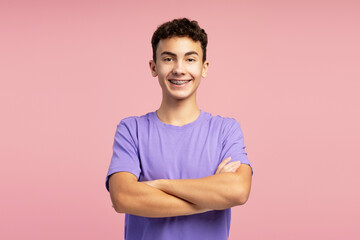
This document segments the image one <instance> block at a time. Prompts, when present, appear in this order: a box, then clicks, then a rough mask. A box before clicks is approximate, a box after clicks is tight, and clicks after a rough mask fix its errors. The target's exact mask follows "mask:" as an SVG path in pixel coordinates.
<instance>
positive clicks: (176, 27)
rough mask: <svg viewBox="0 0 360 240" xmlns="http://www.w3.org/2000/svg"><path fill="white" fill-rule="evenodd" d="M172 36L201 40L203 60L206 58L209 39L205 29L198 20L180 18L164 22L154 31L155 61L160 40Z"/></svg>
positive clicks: (152, 42) (152, 40) (152, 41)
mask: <svg viewBox="0 0 360 240" xmlns="http://www.w3.org/2000/svg"><path fill="white" fill-rule="evenodd" d="M171 37H189V38H191V39H192V40H194V41H195V42H197V41H200V43H201V49H202V51H203V59H202V61H203V62H204V61H205V60H206V46H207V43H208V39H207V34H206V32H205V30H204V29H202V28H201V27H200V26H199V24H198V23H197V21H190V20H189V19H187V18H179V19H174V20H172V21H169V22H165V23H163V24H162V25H160V26H159V27H158V28H157V29H156V31H155V32H154V34H153V36H152V39H151V44H152V49H153V60H154V62H156V49H157V46H158V44H159V41H160V40H161V39H167V38H171Z"/></svg>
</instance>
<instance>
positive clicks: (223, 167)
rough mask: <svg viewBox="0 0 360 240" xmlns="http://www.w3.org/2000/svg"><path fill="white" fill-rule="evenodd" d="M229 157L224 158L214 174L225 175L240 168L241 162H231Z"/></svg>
mask: <svg viewBox="0 0 360 240" xmlns="http://www.w3.org/2000/svg"><path fill="white" fill-rule="evenodd" d="M230 161H231V157H228V158H225V159H224V160H223V161H222V162H221V163H220V164H219V166H218V167H217V169H216V172H215V174H220V173H225V172H236V170H237V169H238V168H239V167H240V165H241V162H240V161H235V162H231V163H229V162H230Z"/></svg>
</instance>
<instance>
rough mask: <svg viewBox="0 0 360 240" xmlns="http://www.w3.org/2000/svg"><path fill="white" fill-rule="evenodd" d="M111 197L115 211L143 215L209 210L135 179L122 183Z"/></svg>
mask: <svg viewBox="0 0 360 240" xmlns="http://www.w3.org/2000/svg"><path fill="white" fill-rule="evenodd" d="M113 187H114V186H113ZM111 190H113V191H114V189H110V191H111ZM111 198H112V202H113V206H114V208H115V210H116V211H117V212H119V213H128V214H132V215H137V216H143V217H173V216H181V215H191V214H196V213H202V212H206V211H209V210H210V209H205V208H203V207H200V206H198V205H196V204H193V203H190V202H188V201H186V200H183V199H180V198H178V197H175V196H172V195H169V194H167V193H165V192H163V191H161V190H159V189H156V188H153V187H150V186H148V185H146V184H145V183H142V182H137V181H136V182H129V183H127V184H123V185H122V189H121V191H117V193H116V194H112V196H111Z"/></svg>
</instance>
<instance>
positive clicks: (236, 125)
mask: <svg viewBox="0 0 360 240" xmlns="http://www.w3.org/2000/svg"><path fill="white" fill-rule="evenodd" d="M209 116H210V117H209V118H208V121H209V125H210V128H211V129H212V131H216V132H218V134H219V137H220V139H221V140H222V141H224V140H226V139H227V138H229V137H231V136H234V135H238V136H240V137H241V136H242V135H243V133H242V130H241V126H240V122H239V121H238V120H237V119H235V118H234V117H231V116H226V117H224V116H221V115H213V114H210V113H209Z"/></svg>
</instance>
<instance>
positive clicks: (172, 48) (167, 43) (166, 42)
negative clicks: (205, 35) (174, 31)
mask: <svg viewBox="0 0 360 240" xmlns="http://www.w3.org/2000/svg"><path fill="white" fill-rule="evenodd" d="M191 51H194V52H197V53H198V54H199V56H200V57H202V49H201V43H200V41H196V42H195V41H194V40H192V39H191V38H189V37H172V38H166V39H161V40H160V41H159V44H158V47H157V50H156V55H157V56H159V55H160V54H161V53H162V52H172V53H175V54H176V55H184V54H185V53H187V52H191Z"/></svg>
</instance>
